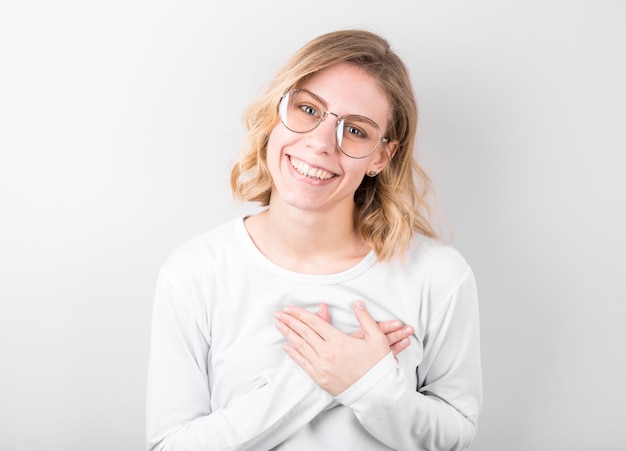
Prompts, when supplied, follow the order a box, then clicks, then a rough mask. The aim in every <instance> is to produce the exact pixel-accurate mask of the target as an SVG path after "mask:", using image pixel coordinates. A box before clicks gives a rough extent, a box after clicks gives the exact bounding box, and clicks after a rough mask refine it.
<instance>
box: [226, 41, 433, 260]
mask: <svg viewBox="0 0 626 451" xmlns="http://www.w3.org/2000/svg"><path fill="white" fill-rule="evenodd" d="M338 63H352V64H356V65H358V66H359V67H361V68H362V69H364V70H365V71H366V72H367V73H368V74H369V75H370V76H371V77H373V78H374V79H375V80H377V82H378V84H379V86H380V87H381V89H382V90H383V92H384V93H385V94H386V96H387V99H388V101H389V104H390V111H391V113H390V117H389V119H388V125H387V137H388V138H389V139H390V140H391V141H397V142H398V146H397V150H396V152H395V154H394V155H393V157H392V158H391V160H390V161H389V163H388V164H387V166H386V167H385V169H384V170H383V171H382V172H381V173H380V174H378V175H377V176H376V177H367V176H365V177H364V178H363V181H362V182H361V185H360V186H359V188H358V189H357V191H356V193H355V195H354V202H355V206H356V209H355V210H356V217H355V225H356V228H357V230H359V232H360V233H361V235H362V237H363V238H364V239H365V241H366V242H367V243H368V244H369V245H370V246H371V247H372V249H373V250H374V252H375V253H376V256H377V258H378V259H379V260H383V261H388V260H391V259H392V258H393V257H394V256H396V255H404V253H405V252H406V250H407V249H408V247H409V245H410V242H411V238H412V236H413V234H414V233H415V232H417V233H420V234H422V235H425V236H427V237H431V238H435V239H437V238H438V234H437V233H436V231H435V230H434V228H433V226H432V224H431V221H430V215H431V207H430V205H429V202H428V196H429V194H430V192H431V180H430V178H429V177H428V175H427V174H426V173H425V172H424V170H423V169H422V168H421V167H420V166H419V164H418V163H417V161H416V160H415V158H414V156H413V148H414V143H415V135H416V129H417V103H416V101H415V95H414V93H413V88H412V85H411V80H410V77H409V74H408V71H407V69H406V67H405V65H404V63H403V62H402V60H401V59H400V58H399V57H398V56H397V55H396V54H395V53H394V52H393V50H392V49H391V47H390V46H389V43H388V42H387V41H386V40H385V39H384V38H383V37H381V36H379V35H377V34H374V33H371V32H368V31H364V30H342V31H335V32H331V33H327V34H324V35H322V36H319V37H317V38H315V39H313V40H312V41H310V42H309V43H308V44H306V45H304V47H302V48H301V49H300V50H299V51H298V52H297V53H296V54H295V55H293V56H292V57H291V59H290V60H289V61H288V62H287V63H286V64H285V65H284V66H283V68H282V69H281V70H280V71H279V72H278V74H277V75H276V77H274V79H273V80H272V81H271V82H270V83H269V85H268V86H267V89H266V90H265V92H264V93H263V94H262V95H261V96H260V97H259V98H258V99H257V100H256V101H255V102H253V103H252V104H250V105H249V106H248V108H247V109H246V110H245V112H244V114H243V120H244V124H245V126H246V130H247V135H246V137H245V139H244V142H243V148H242V154H241V157H240V159H239V161H238V162H237V163H236V164H235V165H234V167H233V168H232V171H231V178H230V181H231V187H232V190H233V195H234V197H235V198H236V199H237V200H239V201H244V202H258V203H260V204H261V205H263V206H266V205H269V201H270V195H271V191H272V178H271V176H270V173H269V170H268V167H267V161H266V156H267V143H268V140H269V136H270V133H271V131H272V129H273V128H274V126H275V125H276V123H277V121H278V120H279V118H278V108H277V107H278V103H279V100H280V98H281V96H282V95H283V94H284V93H286V92H287V91H289V89H291V88H293V87H295V86H298V85H300V84H302V82H303V81H304V80H306V79H307V78H308V77H310V76H311V75H312V74H314V73H316V72H319V71H320V70H322V69H324V68H327V67H329V66H332V65H335V64H338Z"/></svg>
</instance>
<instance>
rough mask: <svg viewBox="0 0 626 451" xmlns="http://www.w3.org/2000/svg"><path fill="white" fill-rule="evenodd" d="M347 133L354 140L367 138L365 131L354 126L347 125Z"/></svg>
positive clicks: (345, 128)
mask: <svg viewBox="0 0 626 451" xmlns="http://www.w3.org/2000/svg"><path fill="white" fill-rule="evenodd" d="M344 130H345V132H346V133H347V134H348V135H350V136H351V137H353V138H366V137H367V135H366V134H365V132H364V131H363V130H361V129H360V128H358V127H355V126H354V125H346V126H345V127H344Z"/></svg>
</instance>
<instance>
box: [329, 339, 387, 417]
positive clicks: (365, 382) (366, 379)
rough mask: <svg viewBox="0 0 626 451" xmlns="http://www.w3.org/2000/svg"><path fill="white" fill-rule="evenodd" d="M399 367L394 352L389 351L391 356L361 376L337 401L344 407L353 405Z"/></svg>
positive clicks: (338, 396) (337, 397) (384, 358)
mask: <svg viewBox="0 0 626 451" xmlns="http://www.w3.org/2000/svg"><path fill="white" fill-rule="evenodd" d="M397 366H398V363H397V362H396V359H395V357H394V355H393V352H391V351H389V354H387V355H386V356H385V357H383V358H382V359H381V360H380V361H379V362H378V363H377V364H376V365H374V366H373V367H372V368H371V369H370V370H369V371H368V372H367V373H365V374H364V375H363V376H361V378H360V379H359V380H358V381H356V382H355V383H354V384H352V385H351V386H350V387H348V388H347V389H346V390H345V391H344V392H343V393H341V394H339V395H337V396H336V397H335V399H336V400H337V401H338V402H340V403H341V404H343V405H344V406H348V405H350V404H352V403H353V402H354V401H356V400H357V399H359V398H360V397H361V396H363V395H364V394H365V393H367V392H368V391H370V390H371V389H372V388H373V387H374V386H375V385H376V384H378V382H379V381H380V380H381V379H382V378H383V377H385V375H387V374H388V373H390V372H392V371H394V370H395V369H396V367H397Z"/></svg>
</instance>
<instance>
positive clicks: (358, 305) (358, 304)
mask: <svg viewBox="0 0 626 451" xmlns="http://www.w3.org/2000/svg"><path fill="white" fill-rule="evenodd" d="M354 306H355V307H356V308H358V309H359V310H363V309H364V308H365V306H364V305H363V302H361V301H356V302H355V303H354Z"/></svg>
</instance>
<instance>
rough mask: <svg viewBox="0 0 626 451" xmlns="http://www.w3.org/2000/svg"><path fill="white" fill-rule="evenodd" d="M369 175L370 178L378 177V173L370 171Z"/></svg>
mask: <svg viewBox="0 0 626 451" xmlns="http://www.w3.org/2000/svg"><path fill="white" fill-rule="evenodd" d="M367 175H369V176H370V177H376V176H377V175H378V172H376V171H370V172H368V173H367Z"/></svg>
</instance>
